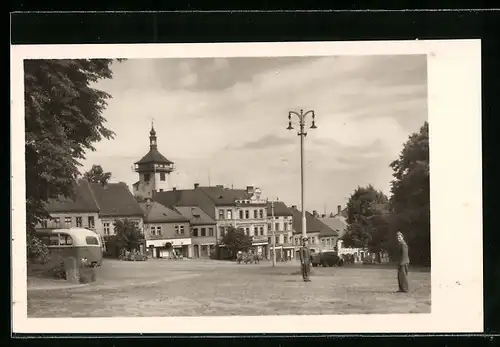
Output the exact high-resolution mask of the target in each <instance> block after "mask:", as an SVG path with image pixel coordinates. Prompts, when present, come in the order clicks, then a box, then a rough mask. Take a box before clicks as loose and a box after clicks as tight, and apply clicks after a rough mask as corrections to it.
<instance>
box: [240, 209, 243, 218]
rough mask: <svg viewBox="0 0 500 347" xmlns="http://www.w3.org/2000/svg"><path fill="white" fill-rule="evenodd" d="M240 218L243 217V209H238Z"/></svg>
mask: <svg viewBox="0 0 500 347" xmlns="http://www.w3.org/2000/svg"><path fill="white" fill-rule="evenodd" d="M240 219H243V210H240Z"/></svg>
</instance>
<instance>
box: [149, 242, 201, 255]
mask: <svg viewBox="0 0 500 347" xmlns="http://www.w3.org/2000/svg"><path fill="white" fill-rule="evenodd" d="M146 247H147V249H148V251H149V252H148V253H149V254H150V255H151V256H152V257H153V258H172V257H174V256H176V257H183V258H191V257H192V254H191V253H192V250H191V239H187V238H185V239H161V240H146Z"/></svg>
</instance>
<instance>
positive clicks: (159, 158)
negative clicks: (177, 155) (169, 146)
mask: <svg viewBox="0 0 500 347" xmlns="http://www.w3.org/2000/svg"><path fill="white" fill-rule="evenodd" d="M147 163H159V164H173V162H171V161H170V160H168V159H167V158H165V157H164V156H163V154H161V153H160V152H158V149H156V148H155V147H153V148H151V149H150V150H149V152H148V154H146V155H145V156H144V157H142V159H141V160H139V161H138V162H136V163H135V164H147Z"/></svg>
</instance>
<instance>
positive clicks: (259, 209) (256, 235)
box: [195, 185, 269, 256]
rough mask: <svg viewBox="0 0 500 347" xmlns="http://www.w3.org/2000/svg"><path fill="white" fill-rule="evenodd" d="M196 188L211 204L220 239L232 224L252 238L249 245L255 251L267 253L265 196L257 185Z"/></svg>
mask: <svg viewBox="0 0 500 347" xmlns="http://www.w3.org/2000/svg"><path fill="white" fill-rule="evenodd" d="M195 189H200V190H201V191H202V192H203V193H204V194H205V195H206V196H208V197H209V198H210V199H211V200H212V202H213V204H214V212H215V213H214V215H215V221H216V223H217V235H218V238H219V239H222V238H223V237H224V235H225V233H226V232H227V231H228V229H229V228H231V227H233V228H238V229H242V230H243V231H244V232H245V234H246V235H247V236H249V237H251V238H252V246H253V247H254V249H255V251H256V252H257V253H259V254H262V255H263V256H266V255H267V254H268V253H269V242H268V229H267V227H268V225H267V212H266V209H267V200H266V199H265V198H264V197H263V196H262V191H261V190H260V188H256V187H253V186H247V188H246V189H232V188H231V189H230V188H225V187H224V186H220V185H219V186H215V187H196V188H195Z"/></svg>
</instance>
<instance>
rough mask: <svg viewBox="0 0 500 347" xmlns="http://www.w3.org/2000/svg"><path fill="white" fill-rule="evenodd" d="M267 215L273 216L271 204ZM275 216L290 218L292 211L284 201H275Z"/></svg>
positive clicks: (269, 203) (268, 205)
mask: <svg viewBox="0 0 500 347" xmlns="http://www.w3.org/2000/svg"><path fill="white" fill-rule="evenodd" d="M267 215H268V216H271V215H272V211H271V202H268V203H267ZM274 215H275V216H278V217H289V216H292V215H293V214H292V212H291V211H290V209H289V208H288V207H287V206H286V205H285V203H284V202H282V201H275V202H274Z"/></svg>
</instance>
